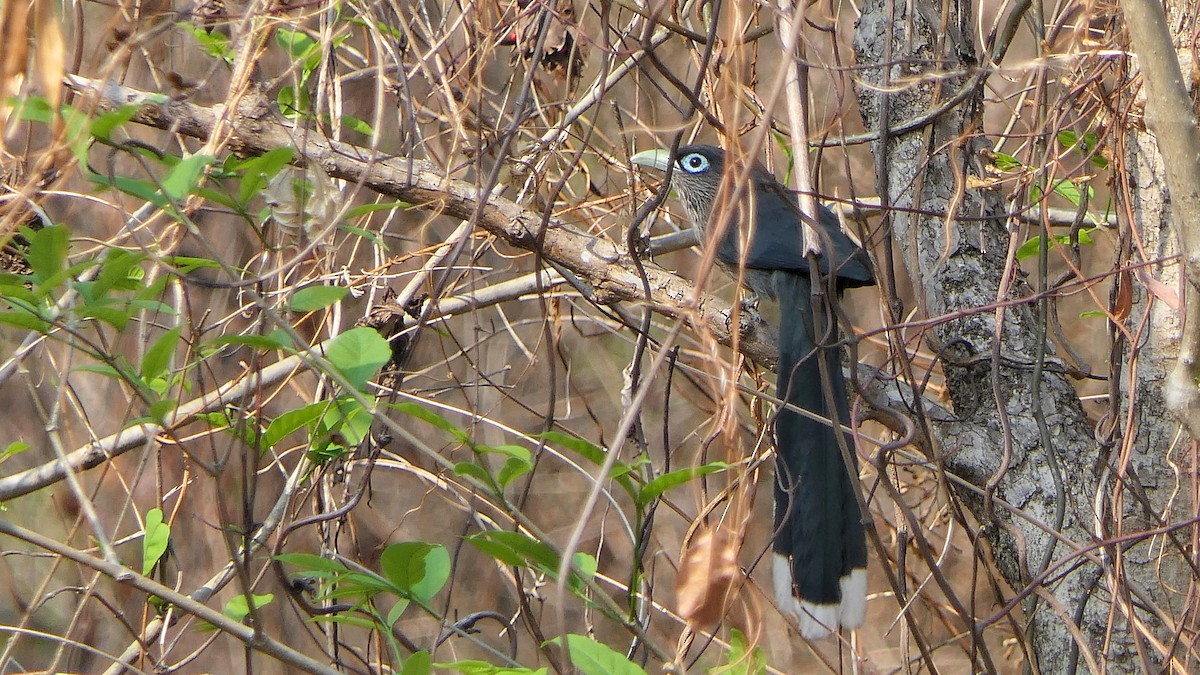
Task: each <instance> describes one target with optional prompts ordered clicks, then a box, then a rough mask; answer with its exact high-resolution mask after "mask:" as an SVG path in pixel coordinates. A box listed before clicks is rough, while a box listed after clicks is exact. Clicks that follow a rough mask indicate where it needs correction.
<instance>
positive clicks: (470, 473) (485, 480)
mask: <svg viewBox="0 0 1200 675" xmlns="http://www.w3.org/2000/svg"><path fill="white" fill-rule="evenodd" d="M454 474H455V475H456V476H464V477H466V478H474V479H475V480H477V481H479V483H480V484H482V485H485V486H487V487H489V488H490V487H491V486H492V481H493V480H494V479H493V478H492V474H490V473H488V471H487V469H485V468H483V467H482V466H479V465H478V464H475V463H474V462H459V463H458V464H455V465H454Z"/></svg>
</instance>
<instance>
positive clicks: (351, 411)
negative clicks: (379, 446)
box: [321, 396, 375, 446]
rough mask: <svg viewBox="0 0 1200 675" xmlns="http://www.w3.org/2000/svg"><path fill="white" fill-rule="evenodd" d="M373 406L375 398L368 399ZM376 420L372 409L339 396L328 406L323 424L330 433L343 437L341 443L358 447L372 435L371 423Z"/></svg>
mask: <svg viewBox="0 0 1200 675" xmlns="http://www.w3.org/2000/svg"><path fill="white" fill-rule="evenodd" d="M368 399H370V402H371V404H374V398H373V397H368ZM374 420H375V417H374V415H372V414H371V411H370V409H368V408H364V407H363V406H362V404H360V403H359V402H358V401H357V400H355V399H353V398H351V397H349V396H339V397H337V398H336V399H334V400H333V401H332V402H331V405H328V406H326V408H325V412H324V415H323V416H322V417H321V424H322V425H323V427H324V429H325V430H326V431H328V432H329V433H336V434H338V435H340V436H341V438H340V439H338V442H339V443H343V444H345V445H349V446H357V445H358V444H360V443H362V442H363V441H364V440H366V438H367V435H368V434H370V433H371V423H372V422H373V421H374Z"/></svg>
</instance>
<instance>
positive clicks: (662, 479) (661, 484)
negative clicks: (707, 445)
mask: <svg viewBox="0 0 1200 675" xmlns="http://www.w3.org/2000/svg"><path fill="white" fill-rule="evenodd" d="M728 468H729V465H728V464H726V463H725V462H710V463H708V464H704V465H701V466H692V467H687V468H685V469H676V470H675V471H669V472H667V473H664V474H663V475H661V476H659V477H657V478H655V479H654V480H652V481H650V482H649V483H646V485H645V486H643V487H642V491H641V493H640V494H639V496H638V499H639V500H640V501H641V503H642V504H643V505H645V504H649V503H650V502H651V501H653V500H655V499H657V498H658V497H659V496H660V495H661V494H662V493H664V492H666V491H667V490H670V489H671V488H673V487H677V486H679V485H683V484H684V483H687V482H690V481H691V480H693V479H695V478H699V477H700V476H707V475H708V474H710V473H716V472H718V471H724V470H726V469H728Z"/></svg>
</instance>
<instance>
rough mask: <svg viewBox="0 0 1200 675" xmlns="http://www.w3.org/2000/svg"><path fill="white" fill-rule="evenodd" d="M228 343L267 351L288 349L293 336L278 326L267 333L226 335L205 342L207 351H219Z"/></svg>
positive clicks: (204, 347)
mask: <svg viewBox="0 0 1200 675" xmlns="http://www.w3.org/2000/svg"><path fill="white" fill-rule="evenodd" d="M226 345H237V346H241V347H249V348H251V349H261V350H263V351H266V352H270V351H275V350H276V349H288V348H290V347H291V346H292V336H290V335H288V333H287V331H285V330H283V329H282V328H276V329H275V330H273V331H271V332H270V333H268V334H266V335H225V336H222V337H219V338H217V339H215V340H212V341H211V342H206V343H204V346H203V350H204V351H206V352H209V353H211V352H214V351H219V350H220V348H221V347H224V346H226Z"/></svg>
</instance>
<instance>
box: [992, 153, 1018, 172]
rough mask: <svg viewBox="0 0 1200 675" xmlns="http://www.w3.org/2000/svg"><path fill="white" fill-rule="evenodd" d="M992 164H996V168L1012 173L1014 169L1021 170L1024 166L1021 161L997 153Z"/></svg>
mask: <svg viewBox="0 0 1200 675" xmlns="http://www.w3.org/2000/svg"><path fill="white" fill-rule="evenodd" d="M992 163H993V164H995V165H996V168H997V169H1000V170H1001V171H1012V170H1013V169H1019V168H1021V166H1023V165H1022V164H1021V161H1020V160H1019V159H1017V158H1016V157H1013V156H1012V155H1009V154H1006V153H1003V152H997V153H996V159H995V160H994V161H993V162H992Z"/></svg>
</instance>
